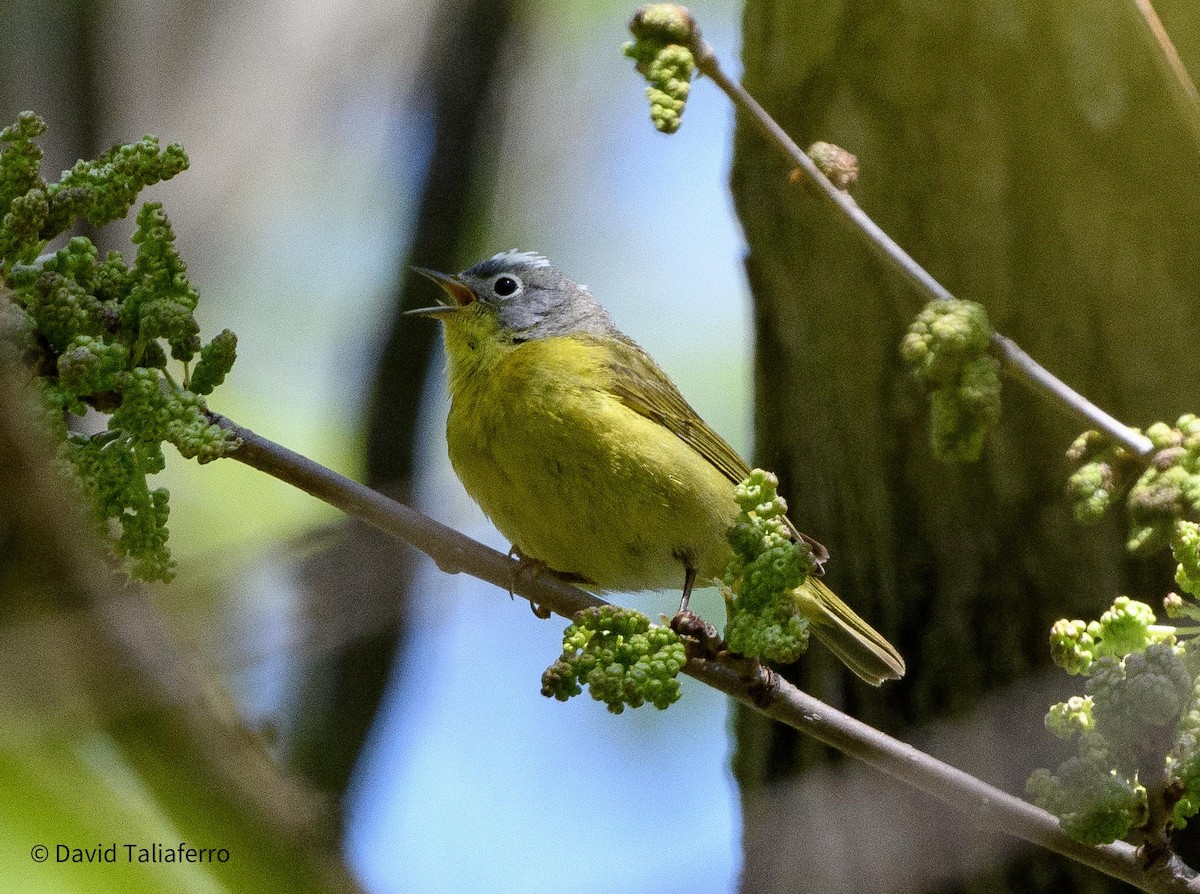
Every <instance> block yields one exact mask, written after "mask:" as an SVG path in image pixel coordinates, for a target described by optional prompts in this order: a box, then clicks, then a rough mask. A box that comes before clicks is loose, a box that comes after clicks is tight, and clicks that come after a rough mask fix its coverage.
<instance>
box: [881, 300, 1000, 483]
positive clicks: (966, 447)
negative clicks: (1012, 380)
mask: <svg viewBox="0 0 1200 894" xmlns="http://www.w3.org/2000/svg"><path fill="white" fill-rule="evenodd" d="M991 337H992V329H991V325H990V324H989V323H988V318H987V313H986V312H985V311H984V309H983V306H982V305H979V304H976V303H975V302H973V301H956V300H944V299H939V300H935V301H931V302H929V303H928V304H927V305H925V309H924V310H922V311H921V313H920V314H918V315H917V318H916V320H914V321H913V323H912V325H911V326H909V327H908V332H907V334H906V335H905V336H904V341H903V342H902V343H901V345H900V356H901V357H903V359H904V361H905V363H907V364H908V365H909V367H910V369H911V370H912V373H913V375H914V376H915V377H916V379H917V381H918V382H920V383H921V386H922V387H923V388H924V389H925V391H926V392H927V393H928V394H929V395H930V401H931V417H932V430H931V434H932V440H933V452H934V454H935V455H936V456H937V457H938V458H939V459H941V460H944V461H947V462H974V461H975V460H977V459H979V456H980V454H981V453H982V452H983V443H984V439H985V437H986V436H987V433H988V430H989V429H990V428H991V426H992V425H993V424H994V423H995V421H996V419H998V418H999V416H1000V375H999V370H1000V364H999V363H998V362H997V361H996V359H995V358H994V357H992V356H991V355H989V354H988V346H989V345H990V343H991Z"/></svg>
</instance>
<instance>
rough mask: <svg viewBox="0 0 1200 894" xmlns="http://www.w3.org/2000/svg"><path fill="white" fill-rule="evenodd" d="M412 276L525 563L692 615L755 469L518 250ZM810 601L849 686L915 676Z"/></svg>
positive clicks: (464, 446)
mask: <svg viewBox="0 0 1200 894" xmlns="http://www.w3.org/2000/svg"><path fill="white" fill-rule="evenodd" d="M414 269H415V270H416V271H417V272H418V273H421V274H423V275H425V276H427V277H429V278H430V279H432V280H434V281H435V282H437V283H438V284H439V285H440V286H441V287H442V288H443V289H445V290H446V292H447V293H448V294H449V296H450V297H451V298H452V299H453V301H454V303H453V304H445V305H438V306H436V307H427V308H420V309H418V310H413V311H409V313H410V314H416V315H420V316H427V317H434V318H436V319H439V320H441V321H442V322H443V323H444V324H445V333H446V355H447V357H448V360H449V378H450V397H451V404H450V416H449V418H448V420H447V422H446V441H447V444H448V447H449V451H450V462H451V464H452V465H453V466H454V471H455V472H456V473H457V475H458V477H459V479H460V480H461V481H462V483H463V486H464V487H465V488H466V490H467V493H469V494H470V495H471V497H472V498H473V499H474V500H475V501H476V502H477V503H478V504H479V506H480V507H481V508H482V509H483V511H484V512H485V513H486V514H487V516H488V517H489V518H490V519H491V520H492V521H493V522H494V523H495V525H496V527H497V528H498V529H499V530H500V533H502V534H503V535H504V536H505V537H507V538H508V539H509V541H511V543H512V544H513V546H514V548H515V549H516V550H517V551H518V553H519V554H520V555H521V556H522V557H524V558H527V559H533V560H536V561H538V562H540V563H543V564H544V565H545V566H546V567H547V568H548V569H549V570H551V571H553V572H554V573H555V574H558V575H560V576H562V577H565V578H567V579H569V580H573V581H576V582H579V583H581V584H582V585H583V586H584V587H585V588H587V589H590V590H595V591H605V590H616V591H621V592H636V591H640V590H659V589H667V588H673V587H676V586H678V585H679V583H680V580H681V578H682V581H683V603H682V605H681V608H682V607H686V605H687V600H688V596H689V595H690V593H691V590H692V586H693V584H694V583H695V582H696V580H697V579H699V580H701V581H705V582H708V581H713V580H716V579H719V578H720V577H721V576H722V575H723V574H724V572H725V567H726V565H727V564H728V562H729V560H730V558H731V557H732V549H731V547H730V546H729V543H728V541H727V540H726V536H725V535H726V532H727V531H728V530H729V527H730V526H731V525H732V524H733V522H734V520H735V519H736V517H737V514H738V507H737V504H736V503H735V502H734V497H733V489H734V485H735V484H737V483H738V482H739V481H741V480H742V479H744V478H746V476H747V475H749V474H750V467H749V466H747V465H746V463H745V462H744V461H743V460H742V459H741V457H739V456H738V455H737V453H736V452H734V450H733V448H731V447H730V446H729V445H728V444H727V443H725V441H724V440H722V438H721V437H720V435H718V434H717V433H716V432H714V431H713V430H712V429H711V428H710V427H709V426H708V425H707V424H706V423H705V422H704V420H703V419H701V418H700V416H699V415H698V414H697V413H696V411H695V410H693V409H692V408H691V406H690V405H689V404H688V403H687V401H686V400H684V399H683V396H682V395H681V394H680V393H679V389H678V388H676V387H675V384H674V383H673V382H672V381H671V380H670V379H669V378H668V377H667V374H666V373H664V372H663V371H662V370H661V369H659V367H658V365H657V364H656V363H655V362H654V361H653V360H652V359H651V358H650V355H649V354H647V353H646V352H645V351H643V350H642V349H641V348H640V347H639V346H638V345H637V344H636V343H635V342H634V341H633V340H632V339H630V338H628V337H627V336H626V335H624V334H623V333H622V332H621V331H620V330H619V329H617V327H616V326H614V325H613V322H612V319H611V318H610V317H609V315H608V311H606V310H605V309H604V308H603V307H601V306H600V304H599V303H598V302H597V301H596V299H595V298H593V297H592V295H591V293H590V292H589V291H588V290H587V288H586V287H585V286H581V285H578V284H576V283H574V282H572V281H571V280H570V279H568V278H567V277H566V276H564V275H563V274H562V273H560V272H559V271H558V270H556V269H554V268H553V267H551V266H550V263H549V262H548V261H547V260H546V259H545V258H543V257H541V256H540V255H536V254H533V253H530V252H520V251H516V250H513V251H509V252H504V253H502V254H498V255H496V256H495V257H493V258H491V259H489V260H486V261H482V262H480V263H479V264H476V265H475V266H474V267H471V268H470V269H469V270H466V271H464V272H462V273H458V274H453V275H451V274H445V273H438V272H436V271H433V270H425V269H422V268H414ZM790 524H791V523H790V522H789V525H790ZM792 531H793V533H794V535H795V536H796V537H797V538H801V537H803V539H804V540H806V541H807V542H808V543H809V544H810V545H811V546H812V547H813V554H814V557H815V558H816V559H817V561H818V563H819V562H822V561H824V560H825V559H826V558H827V557H828V553H827V552H826V551H825V549H824V547H822V546H821V545H820V544H819V543H817V542H816V541H814V540H812V539H811V538H808V537H804V535H801V534H800V533H799V532H798V531H796V529H795V527H794V526H792ZM798 595H799V602H800V604H801V606H802V608H803V610H804V611H805V614H806V615H807V616H808V617H809V620H810V622H811V624H812V627H811V629H812V631H813V633H815V634H816V635H817V637H818V638H819V639H821V641H822V642H824V643H825V644H826V645H827V646H828V647H829V648H830V649H832V650H833V652H834V653H835V654H836V655H837V656H838V657H839V658H840V659H841V660H842V661H844V662H845V663H846V665H847V666H848V667H849V668H850V669H851V670H852V671H854V672H855V673H856V674H858V675H859V676H860V677H862V678H863V679H864V680H866V681H867V682H868V683H871V684H872V685H875V686H878V685H879V684H880V683H882V682H883V681H884V680H888V679H898V678H900V677H901V676H903V674H904V659H902V658H901V657H900V655H899V653H898V652H897V651H896V650H895V649H894V648H893V647H892V646H891V644H889V643H888V641H887V640H885V639H884V638H883V637H882V636H881V635H880V634H879V633H877V632H876V631H875V630H873V629H872V628H871V626H870V625H869V624H867V623H866V622H865V621H863V620H862V619H861V618H860V617H858V615H856V614H855V613H854V612H853V611H851V610H850V608H849V607H848V606H847V605H846V604H845V603H844V602H842V601H841V600H840V599H839V598H838V597H837V596H835V595H834V594H833V592H832V591H831V590H830V589H829V588H828V587H826V586H825V585H824V584H823V583H822V582H821V581H820V580H819V578H817V577H814V576H810V577H809V578H808V580H807V581H806V582H805V584H804V585H803V586H802V587H801V592H799V594H798Z"/></svg>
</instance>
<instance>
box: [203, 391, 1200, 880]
mask: <svg viewBox="0 0 1200 894" xmlns="http://www.w3.org/2000/svg"><path fill="white" fill-rule="evenodd" d="M213 421H214V422H216V423H217V424H219V425H221V426H222V427H224V428H226V429H228V430H230V431H232V432H233V433H234V434H236V435H237V436H238V437H239V438H241V440H242V446H241V447H239V448H238V449H237V450H236V451H235V452H234V453H233V454H232V456H231V458H232V459H236V460H239V461H240V462H243V463H245V464H246V465H248V466H251V467H252V468H255V469H258V470H259V471H261V472H266V473H267V474H268V475H271V476H273V477H275V478H278V479H279V480H281V481H285V482H287V483H288V484H291V485H293V486H295V487H298V488H300V489H301V490H303V491H306V492H307V493H309V494H312V495H313V496H315V497H317V498H318V499H320V500H323V501H324V502H326V503H329V504H330V505H332V506H334V507H336V508H338V509H340V510H342V511H343V512H345V513H346V514H348V515H351V516H353V517H355V518H358V519H360V520H362V521H364V522H366V523H367V524H369V525H372V526H374V527H376V528H378V529H379V530H381V531H383V532H384V533H387V534H390V535H392V536H394V537H397V538H399V539H401V540H404V541H406V542H408V543H410V544H412V545H413V546H415V547H417V548H418V549H419V550H421V551H422V552H424V553H426V554H427V555H429V556H430V557H431V558H432V559H433V560H434V561H435V562H436V563H437V564H438V567H439V568H441V569H442V570H443V571H446V572H448V573H451V574H456V573H459V572H466V573H467V574H470V575H472V576H473V577H477V578H479V579H480V580H484V581H487V582H489V583H492V584H495V585H496V586H498V587H501V588H502V589H504V590H506V591H510V592H512V593H515V594H517V595H520V596H522V597H524V598H525V599H528V600H529V601H530V602H531V603H533V604H534V605H535V606H541V607H543V608H548V609H550V610H551V611H553V612H554V613H555V614H558V615H561V616H563V617H565V618H571V617H572V616H573V615H574V614H575V613H576V612H578V611H580V610H581V609H584V608H588V607H591V606H597V605H603V604H605V603H604V600H602V599H599V598H598V597H596V596H594V595H592V594H591V593H585V592H584V591H582V590H579V589H577V588H576V587H573V586H571V585H570V584H567V583H565V582H563V581H561V580H558V579H556V578H554V577H551V576H549V575H541V576H530V575H519V574H517V569H518V568H519V567H520V565H519V564H518V563H517V562H516V561H515V560H513V559H512V558H510V557H509V556H506V555H505V554H503V553H500V552H497V551H496V550H494V549H490V548H489V547H486V546H484V545H483V544H481V543H478V542H477V541H475V540H472V539H471V538H469V537H467V536H466V535H464V534H461V533H459V532H458V531H455V530H454V529H452V528H448V527H446V526H445V525H442V524H440V523H439V522H436V521H434V520H433V519H431V518H429V517H427V516H425V515H423V514H422V513H420V512H417V511H416V510H415V509H412V508H411V507H408V506H405V505H403V504H402V503H397V502H396V501H395V500H391V499H389V498H388V497H385V496H383V495H382V494H380V493H377V492H375V491H373V490H371V489H370V488H368V487H365V486H363V485H361V484H359V483H358V482H355V481H352V480H350V479H349V478H346V477H345V476H343V475H340V474H338V473H337V472H334V471H333V470H331V469H327V468H325V467H324V466H322V465H320V464H318V463H315V462H313V461H312V460H310V459H308V458H306V457H304V456H301V455H300V454H298V453H294V452H292V451H291V450H288V449H287V448H286V447H282V446H280V445H279V444H275V443H273V442H272V441H269V440H267V439H266V438H263V437H260V436H259V435H257V434H255V433H254V432H252V431H250V430H249V429H246V428H242V427H241V426H239V425H237V424H235V423H233V422H232V421H230V420H229V419H226V418H224V417H222V416H218V415H216V414H213ZM694 652H695V650H693V653H692V654H693V657H691V658H690V659H689V661H688V664H687V666H686V667H685V668H684V673H686V674H688V675H689V676H691V677H693V678H695V679H697V680H699V681H701V682H702V683H705V684H707V685H709V686H712V687H713V688H714V689H718V690H720V691H721V692H724V693H725V694H727V695H729V696H732V697H733V698H736V699H737V700H738V701H740V702H743V703H744V704H746V705H749V706H750V707H752V708H754V709H756V710H758V711H761V712H762V713H763V714H765V715H766V716H768V717H770V718H772V719H774V720H777V721H779V722H780V723H784V724H787V725H788V726H791V727H793V728H795V729H797V730H800V731H801V732H804V733H806V734H807V735H810V736H812V737H813V738H815V739H817V740H819V741H821V742H824V743H825V744H827V745H830V746H832V747H834V748H836V749H838V750H839V751H842V752H843V753H845V754H847V755H849V756H851V757H854V758H857V759H858V760H861V761H863V762H864V763H867V764H870V765H871V766H872V767H875V768H876V769H878V770H881V771H882V772H884V773H886V774H888V775H889V776H892V777H894V778H895V779H897V780H899V781H900V782H903V783H904V784H906V785H909V786H911V787H913V788H915V789H918V790H919V791H922V792H925V793H926V794H929V795H932V796H933V797H935V798H937V799H938V800H940V801H943V802H945V803H946V804H948V805H950V806H951V807H954V808H955V809H957V810H959V811H961V812H963V813H964V814H965V815H966V816H967V817H968V818H969V819H970V820H971V821H972V822H974V823H975V824H976V825H979V826H983V827H987V828H991V829H995V830H997V831H999V832H1003V833H1005V834H1008V835H1014V836H1017V837H1019V838H1023V839H1025V840H1026V841H1029V842H1032V843H1033V844H1037V845H1039V846H1041V847H1044V848H1046V849H1048V850H1051V851H1054V852H1056V853H1059V854H1063V855H1064V856H1067V857H1070V858H1072V859H1074V860H1077V861H1079V862H1080V863H1084V864H1086V865H1088V866H1091V867H1093V868H1095V869H1098V870H1100V871H1101V872H1104V873H1106V874H1108V875H1111V876H1113V877H1114V878H1119V879H1122V880H1123V881H1126V882H1128V883H1130V884H1132V885H1136V886H1137V887H1139V888H1141V889H1142V890H1144V891H1149V892H1153V894H1177V892H1196V894H1200V877H1198V876H1197V875H1196V874H1195V873H1194V872H1193V871H1192V870H1191V869H1189V868H1188V867H1187V866H1186V865H1184V864H1183V862H1182V861H1181V860H1179V858H1178V857H1172V858H1171V859H1170V860H1169V861H1168V862H1166V863H1165V864H1162V865H1158V866H1154V867H1151V868H1148V869H1146V868H1143V867H1142V864H1141V862H1140V860H1139V858H1138V854H1137V851H1136V849H1135V848H1134V847H1133V846H1132V845H1129V844H1126V843H1124V842H1118V843H1115V844H1109V845H1104V846H1101V847H1090V846H1088V845H1084V844H1080V843H1079V842H1077V841H1075V840H1074V839H1072V838H1070V837H1069V836H1067V835H1066V833H1064V832H1063V831H1062V829H1061V828H1060V827H1059V823H1058V820H1057V819H1055V818H1054V817H1053V816H1051V815H1050V814H1049V813H1047V812H1046V811H1044V810H1041V809H1039V808H1037V807H1034V806H1033V805H1032V804H1029V803H1027V802H1025V801H1022V800H1021V799H1020V798H1017V797H1014V796H1013V795H1010V794H1007V793H1006V792H1003V791H1001V790H999V789H997V788H994V787H993V786H990V785H988V784H987V783H985V782H983V781H981V780H979V779H976V778H975V777H973V776H971V775H970V774H968V773H965V772H963V771H962V770H958V769H956V768H954V767H952V766H950V765H949V764H946V763H943V762H942V761H939V760H937V759H936V758H933V757H931V756H929V755H927V754H925V753H924V752H921V751H918V750H917V749H915V748H913V747H911V746H910V745H906V744H905V743H903V742H901V741H899V740H897V739H893V738H892V737H890V736H887V735H885V734H884V733H881V732H879V731H878V730H876V729H874V728H873V727H870V726H868V725H867V724H865V723H862V722H861V721H858V720H855V719H854V718H852V717H850V716H848V715H846V714H843V713H842V712H840V711H837V710H835V709H833V708H831V707H829V706H828V705H826V704H824V703H823V702H821V701H818V700H817V699H815V698H813V697H812V696H810V695H808V694H806V693H804V692H802V691H800V690H799V689H797V688H796V687H795V686H793V685H792V684H791V683H789V682H788V681H786V680H784V679H783V678H782V677H780V676H779V675H777V674H775V673H773V672H771V671H769V670H767V669H765V668H762V667H761V666H757V665H749V668H750V670H749V672H747V667H748V665H747V662H746V660H745V659H743V658H741V657H739V656H734V655H731V654H729V653H727V652H720V653H717V654H705V655H699V656H697V655H695V654H694Z"/></svg>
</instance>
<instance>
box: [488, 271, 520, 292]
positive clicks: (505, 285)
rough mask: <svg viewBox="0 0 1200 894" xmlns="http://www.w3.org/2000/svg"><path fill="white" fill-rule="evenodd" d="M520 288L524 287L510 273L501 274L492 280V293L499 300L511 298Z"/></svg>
mask: <svg viewBox="0 0 1200 894" xmlns="http://www.w3.org/2000/svg"><path fill="white" fill-rule="evenodd" d="M522 288H524V285H523V284H522V283H521V280H520V279H518V278H517V277H515V276H513V275H512V274H511V273H503V274H501V275H500V276H497V277H496V278H495V279H494V280H492V291H493V292H495V293H496V295H497V296H498V297H500V298H511V297H512V296H513V295H515V294H517V292H519V291H521V289H522Z"/></svg>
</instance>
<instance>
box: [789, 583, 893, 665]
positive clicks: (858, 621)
mask: <svg viewBox="0 0 1200 894" xmlns="http://www.w3.org/2000/svg"><path fill="white" fill-rule="evenodd" d="M796 595H797V597H798V599H799V602H800V605H801V608H802V610H803V611H804V614H805V616H806V617H807V618H808V619H809V622H810V623H811V627H810V628H809V629H810V630H811V632H812V633H813V634H815V635H816V637H817V639H819V640H820V641H821V642H823V643H824V644H825V645H826V646H828V647H829V649H830V651H832V652H833V654H834V655H836V656H837V657H838V658H840V659H841V660H842V661H843V662H844V663H845V665H846V667H848V668H850V670H852V671H854V673H856V674H858V675H859V676H860V677H862V678H863V679H864V680H866V681H867V682H868V683H870V684H871V685H872V686H878V685H880V684H881V683H882V682H883V681H884V680H899V679H900V678H901V677H903V676H904V659H903V658H901V657H900V653H899V652H897V651H896V649H895V648H894V647H893V646H892V644H891V643H889V642H888V641H887V640H886V639H884V638H883V636H881V635H880V634H879V633H878V632H877V631H876V630H875V629H874V628H873V627H871V625H870V624H868V623H867V622H866V621H864V620H863V619H862V618H860V617H859V616H858V615H856V614H855V613H854V612H853V611H851V610H850V606H848V605H846V603H844V602H842V600H841V599H839V598H838V597H837V596H836V595H835V594H834V592H833V591H832V590H831V589H829V587H827V586H825V584H823V583H821V580H820V578H817V577H809V578H808V580H806V581H805V582H804V583H803V584H802V585H801V586H800V587H799V589H797V591H796Z"/></svg>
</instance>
